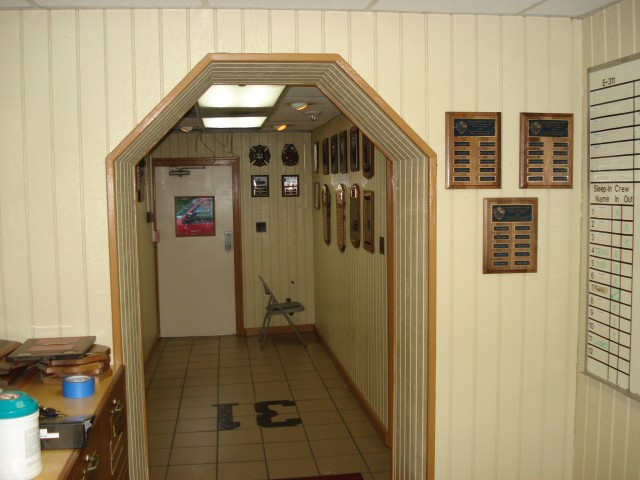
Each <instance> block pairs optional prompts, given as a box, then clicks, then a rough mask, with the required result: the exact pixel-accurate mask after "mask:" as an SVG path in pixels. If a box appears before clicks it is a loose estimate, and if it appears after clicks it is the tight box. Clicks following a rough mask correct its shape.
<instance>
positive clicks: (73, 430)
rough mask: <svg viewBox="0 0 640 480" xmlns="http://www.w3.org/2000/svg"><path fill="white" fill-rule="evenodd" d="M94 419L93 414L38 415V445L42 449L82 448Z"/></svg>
mask: <svg viewBox="0 0 640 480" xmlns="http://www.w3.org/2000/svg"><path fill="white" fill-rule="evenodd" d="M94 420H95V416H94V415H83V416H79V417H62V416H61V417H53V418H46V417H45V418H42V417H40V447H41V448H42V450H61V449H65V448H82V447H84V445H85V443H87V437H88V436H89V432H90V431H91V428H92V427H93V422H94Z"/></svg>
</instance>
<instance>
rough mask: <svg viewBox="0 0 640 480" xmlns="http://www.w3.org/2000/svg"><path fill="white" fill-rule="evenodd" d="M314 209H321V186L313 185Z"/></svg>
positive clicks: (316, 183)
mask: <svg viewBox="0 0 640 480" xmlns="http://www.w3.org/2000/svg"><path fill="white" fill-rule="evenodd" d="M313 208H317V209H320V184H319V183H318V182H315V183H314V184H313Z"/></svg>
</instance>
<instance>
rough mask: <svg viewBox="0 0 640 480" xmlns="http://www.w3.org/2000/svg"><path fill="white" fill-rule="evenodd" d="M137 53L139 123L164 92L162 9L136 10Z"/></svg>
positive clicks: (136, 86)
mask: <svg viewBox="0 0 640 480" xmlns="http://www.w3.org/2000/svg"><path fill="white" fill-rule="evenodd" d="M163 18H164V17H163ZM133 31H134V39H133V55H134V58H135V79H136V81H135V92H134V95H135V100H136V101H135V111H136V123H139V122H140V120H142V119H143V118H144V116H145V115H146V114H147V113H149V112H150V111H151V109H152V108H153V107H155V104H156V103H157V98H158V97H162V95H164V93H165V92H164V90H163V85H165V82H164V81H163V76H162V65H163V64H164V61H163V60H162V58H161V53H160V52H161V51H162V52H163V54H164V47H163V46H162V45H161V44H160V41H159V39H160V13H159V12H158V10H135V11H134V12H133Z"/></svg>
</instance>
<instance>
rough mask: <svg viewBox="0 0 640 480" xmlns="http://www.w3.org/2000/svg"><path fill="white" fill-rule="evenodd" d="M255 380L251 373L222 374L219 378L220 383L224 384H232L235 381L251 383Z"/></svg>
mask: <svg viewBox="0 0 640 480" xmlns="http://www.w3.org/2000/svg"><path fill="white" fill-rule="evenodd" d="M251 382H253V378H252V377H251V374H249V373H243V374H238V375H220V377H219V378H218V384H219V385H220V386H222V385H231V384H234V383H251Z"/></svg>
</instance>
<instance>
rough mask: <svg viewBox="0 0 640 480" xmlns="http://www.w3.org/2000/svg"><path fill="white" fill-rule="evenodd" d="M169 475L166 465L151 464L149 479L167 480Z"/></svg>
mask: <svg viewBox="0 0 640 480" xmlns="http://www.w3.org/2000/svg"><path fill="white" fill-rule="evenodd" d="M166 476H167V467H166V465H162V466H158V465H156V466H149V480H165V477H166Z"/></svg>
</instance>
